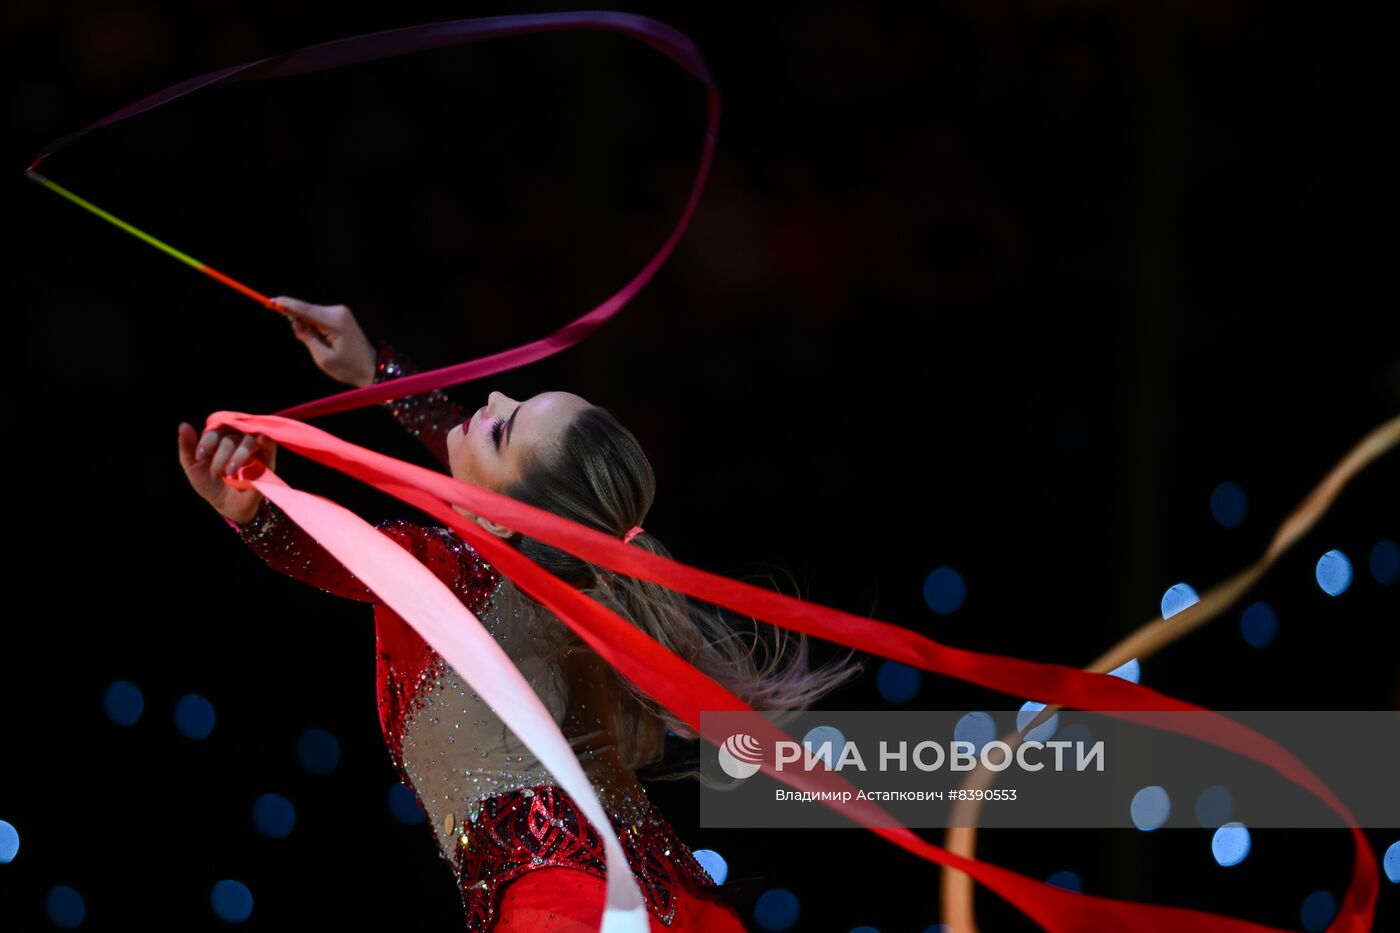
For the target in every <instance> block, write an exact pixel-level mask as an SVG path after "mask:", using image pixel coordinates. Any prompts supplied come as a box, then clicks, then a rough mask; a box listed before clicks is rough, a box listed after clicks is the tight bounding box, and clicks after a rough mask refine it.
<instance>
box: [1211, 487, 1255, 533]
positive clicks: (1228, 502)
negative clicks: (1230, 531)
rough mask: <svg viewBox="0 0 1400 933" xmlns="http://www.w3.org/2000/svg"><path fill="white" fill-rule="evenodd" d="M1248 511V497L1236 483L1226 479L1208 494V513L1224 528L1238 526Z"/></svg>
mask: <svg viewBox="0 0 1400 933" xmlns="http://www.w3.org/2000/svg"><path fill="white" fill-rule="evenodd" d="M1248 511H1249V497H1247V496H1246V495H1245V494H1244V490H1243V489H1241V488H1240V486H1239V484H1238V483H1234V482H1231V481H1230V480H1226V481H1225V482H1223V483H1221V484H1220V485H1219V486H1216V487H1215V490H1214V491H1213V492H1212V493H1211V494H1210V514H1211V517H1212V518H1214V519H1215V520H1216V521H1217V522H1219V523H1220V524H1221V525H1223V526H1224V527H1226V528H1238V527H1239V525H1240V522H1242V521H1244V516H1245V513H1246V512H1248Z"/></svg>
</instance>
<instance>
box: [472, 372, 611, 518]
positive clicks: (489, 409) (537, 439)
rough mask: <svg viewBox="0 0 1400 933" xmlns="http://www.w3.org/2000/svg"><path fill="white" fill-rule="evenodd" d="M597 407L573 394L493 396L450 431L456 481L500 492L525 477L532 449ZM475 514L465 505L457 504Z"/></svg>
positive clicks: (544, 393) (500, 394)
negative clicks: (521, 397)
mask: <svg viewBox="0 0 1400 933" xmlns="http://www.w3.org/2000/svg"><path fill="white" fill-rule="evenodd" d="M591 407H592V405H590V404H589V402H588V401H587V400H586V399H584V398H583V397H582V396H578V395H575V394H573V393H572V392H541V393H540V394H539V395H535V396H532V397H530V398H527V399H526V400H525V401H523V402H518V401H516V400H515V399H513V398H511V397H510V396H508V395H504V394H502V393H500V392H492V393H491V394H490V395H489V396H487V399H486V404H485V405H483V406H482V407H481V408H478V409H477V410H476V411H475V412H473V413H472V416H471V417H470V418H469V419H467V420H466V421H464V422H463V423H462V424H459V425H458V426H457V427H455V428H453V429H452V430H451V431H448V432H447V456H448V461H449V462H450V464H451V466H452V476H453V478H454V479H458V480H461V481H462V482H464V483H471V484H473V485H475V486H483V487H485V488H487V489H490V490H491V491H492V492H500V491H501V490H502V489H504V488H505V487H506V486H507V485H509V484H510V483H513V482H515V481H516V480H518V479H519V478H520V476H521V471H522V466H523V463H524V457H525V454H526V452H527V451H529V450H531V449H533V448H536V447H537V446H539V445H541V444H547V443H548V442H549V441H550V440H551V439H553V438H556V437H558V436H559V435H560V434H562V433H563V431H564V429H565V428H567V427H568V426H569V423H570V422H571V421H573V419H574V417H575V416H576V415H577V414H578V413H579V412H581V411H583V410H584V409H585V408H591ZM453 508H455V509H457V511H459V512H461V513H463V514H464V515H470V516H471V517H472V518H475V517H476V516H474V515H471V513H470V512H468V511H467V510H466V509H463V508H461V507H460V506H453Z"/></svg>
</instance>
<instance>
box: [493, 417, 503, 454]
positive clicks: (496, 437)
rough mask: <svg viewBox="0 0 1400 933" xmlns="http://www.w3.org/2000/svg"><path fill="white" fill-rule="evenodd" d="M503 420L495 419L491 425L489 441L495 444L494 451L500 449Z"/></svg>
mask: <svg viewBox="0 0 1400 933" xmlns="http://www.w3.org/2000/svg"><path fill="white" fill-rule="evenodd" d="M505 423H506V422H505V419H504V418H497V419H496V420H495V421H493V422H492V423H491V440H492V441H493V442H494V443H495V445H496V449H497V450H500V449H501V430H502V429H503V428H504V427H505Z"/></svg>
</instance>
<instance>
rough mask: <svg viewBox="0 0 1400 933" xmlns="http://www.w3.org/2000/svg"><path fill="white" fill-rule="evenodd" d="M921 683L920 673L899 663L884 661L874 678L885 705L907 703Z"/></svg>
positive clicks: (914, 668)
mask: <svg viewBox="0 0 1400 933" xmlns="http://www.w3.org/2000/svg"><path fill="white" fill-rule="evenodd" d="M922 681H923V672H922V671H920V670H919V669H918V668H917V667H911V666H909V665H908V664H902V663H900V662H899V661H886V662H885V663H884V664H882V665H880V673H879V674H878V675H876V678H875V682H876V684H877V685H878V687H879V690H880V696H882V697H884V698H885V702H887V703H908V702H909V701H910V700H912V699H913V698H914V694H916V693H918V692H919V684H920V683H921V682H922Z"/></svg>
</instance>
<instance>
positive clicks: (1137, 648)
mask: <svg viewBox="0 0 1400 933" xmlns="http://www.w3.org/2000/svg"><path fill="white" fill-rule="evenodd" d="M1397 443H1400V416H1397V417H1395V418H1392V419H1390V420H1389V421H1387V422H1385V423H1383V424H1382V425H1381V426H1380V427H1378V428H1375V429H1374V430H1372V431H1371V433H1370V434H1368V435H1366V437H1364V438H1363V439H1362V440H1361V442H1360V443H1359V444H1357V445H1356V446H1355V447H1353V448H1352V449H1351V452H1350V453H1348V454H1347V455H1346V456H1345V457H1343V458H1342V460H1341V462H1339V463H1338V464H1337V465H1336V466H1334V467H1333V468H1332V470H1331V471H1330V472H1329V473H1328V474H1327V475H1326V476H1325V477H1323V479H1322V482H1321V483H1319V484H1318V485H1317V488H1316V489H1314V490H1313V491H1312V492H1311V493H1309V494H1308V497H1307V498H1306V499H1304V500H1303V501H1302V503H1300V504H1299V505H1298V507H1297V508H1295V509H1294V510H1293V511H1292V513H1290V514H1289V516H1288V517H1287V518H1285V519H1284V520H1283V523H1282V524H1280V525H1279V528H1278V531H1276V532H1275V533H1274V538H1273V541H1271V542H1270V544H1269V547H1268V549H1267V550H1266V551H1265V552H1264V556H1263V557H1261V558H1260V559H1259V560H1258V561H1256V562H1255V563H1253V564H1251V565H1250V566H1248V567H1246V568H1245V569H1244V570H1241V571H1240V572H1239V573H1237V574H1235V575H1234V576H1233V577H1230V578H1229V579H1228V580H1226V581H1224V582H1223V583H1217V584H1216V585H1215V586H1213V587H1211V588H1210V589H1209V590H1207V591H1206V593H1205V595H1204V596H1202V597H1201V598H1200V600H1199V601H1198V602H1196V603H1194V604H1192V605H1191V606H1189V607H1188V608H1186V609H1184V610H1182V611H1181V612H1178V613H1176V614H1175V615H1173V616H1172V617H1171V618H1170V619H1164V618H1162V617H1161V616H1157V617H1156V618H1154V619H1153V620H1152V621H1150V622H1148V623H1147V624H1146V625H1144V626H1142V627H1141V628H1139V629H1138V630H1137V631H1135V632H1133V633H1132V634H1130V635H1129V636H1128V637H1127V638H1125V639H1123V640H1122V641H1120V642H1119V643H1118V644H1116V645H1114V646H1113V647H1112V648H1110V649H1109V650H1108V651H1106V652H1104V653H1103V654H1102V655H1100V656H1099V658H1098V659H1097V660H1095V661H1094V662H1093V663H1092V664H1090V665H1089V666H1088V667H1086V668H1085V670H1086V671H1091V672H1094V673H1099V674H1106V673H1108V672H1109V671H1111V670H1114V669H1116V668H1118V667H1120V666H1122V665H1123V664H1126V663H1127V662H1128V661H1131V660H1132V659H1134V658H1137V659H1138V660H1139V661H1141V660H1142V659H1144V658H1148V657H1151V656H1152V655H1153V654H1156V653H1157V652H1158V651H1160V650H1161V649H1163V648H1165V647H1166V646H1168V645H1170V644H1171V643H1172V642H1174V641H1176V640H1178V639H1180V638H1182V637H1184V636H1185V635H1187V634H1188V633H1190V632H1193V631H1195V630H1196V629H1198V628H1200V627H1201V626H1202V625H1205V624H1206V623H1207V622H1209V621H1210V620H1211V619H1214V618H1217V617H1218V616H1220V615H1222V614H1223V613H1224V612H1225V611H1226V610H1227V609H1229V608H1230V607H1231V606H1233V605H1234V604H1235V603H1236V602H1238V601H1239V599H1240V597H1241V596H1243V595H1244V594H1245V593H1247V592H1248V591H1249V589H1250V588H1251V587H1253V586H1254V584H1255V583H1257V582H1259V579H1260V578H1261V577H1263V576H1264V574H1265V573H1267V572H1268V570H1269V568H1270V567H1272V566H1273V565H1274V562H1275V561H1276V560H1278V559H1279V557H1280V556H1281V555H1282V554H1283V553H1284V552H1285V551H1287V550H1288V549H1289V548H1291V547H1292V546H1293V545H1294V544H1297V543H1298V541H1299V539H1301V538H1302V537H1303V535H1305V534H1307V533H1308V532H1309V531H1310V530H1311V529H1312V527H1313V526H1314V525H1316V524H1317V522H1318V520H1319V519H1321V518H1322V516H1323V515H1325V514H1327V510H1328V509H1329V508H1331V506H1332V503H1333V502H1335V501H1336V499H1337V496H1338V495H1340V494H1341V491H1342V488H1343V487H1344V486H1346V484H1347V483H1349V482H1350V481H1351V479H1352V477H1354V476H1355V475H1356V474H1357V473H1360V472H1361V471H1362V470H1363V469H1364V468H1366V467H1367V466H1369V465H1370V464H1371V463H1372V462H1373V461H1375V460H1377V459H1378V458H1380V457H1381V455H1383V454H1385V453H1386V452H1387V451H1389V450H1390V449H1391V448H1393V447H1395V446H1396V445H1397ZM1058 709H1061V707H1059V706H1054V705H1049V706H1046V707H1045V709H1043V710H1041V711H1040V712H1039V713H1037V714H1036V716H1035V718H1034V719H1032V720H1031V721H1030V722H1029V723H1027V725H1026V727H1025V728H1024V729H1022V730H1019V731H1018V732H1013V733H1011V734H1009V735H1006V736H1003V737H1002V741H1004V742H1006V743H1007V744H1008V745H1009V746H1011V748H1012V749H1013V750H1015V748H1016V747H1017V746H1018V745H1019V744H1020V743H1021V741H1022V737H1023V736H1024V735H1026V734H1027V733H1029V732H1030V731H1031V729H1033V728H1035V727H1036V726H1037V725H1039V724H1040V723H1041V722H1044V721H1045V720H1046V719H1048V718H1049V717H1050V716H1051V715H1052V714H1053V713H1054V712H1055V711H1056V710H1058ZM995 780H996V773H995V772H993V771H989V770H988V769H986V768H983V767H982V766H981V765H980V764H979V765H978V766H977V767H976V768H975V769H974V770H972V771H969V772H968V774H967V776H966V777H965V778H964V779H963V783H962V786H963V788H964V789H982V790H985V789H986V788H987V787H989V786H991V784H992V783H993V782H995ZM981 809H982V806H981V801H968V800H959V801H955V802H954V805H953V810H952V813H951V815H950V823H955V824H956V823H964V824H966V825H961V826H958V825H952V826H949V828H948V831H947V832H946V833H944V835H943V845H944V847H945V848H946V849H948V851H950V852H956V853H957V854H958V855H962V856H966V857H967V858H973V857H974V854H975V852H976V849H977V825H976V824H977V817H978V814H979V813H980V812H981ZM941 878H942V885H941V891H942V903H943V916H942V922H943V923H946V924H948V926H949V927H951V928H952V930H953V931H954V933H976V931H977V918H976V914H975V911H974V908H973V882H972V879H971V878H969V877H968V876H967V875H966V874H964V873H963V872H961V871H958V870H957V869H955V868H948V867H946V866H944V867H942V868H941Z"/></svg>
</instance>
